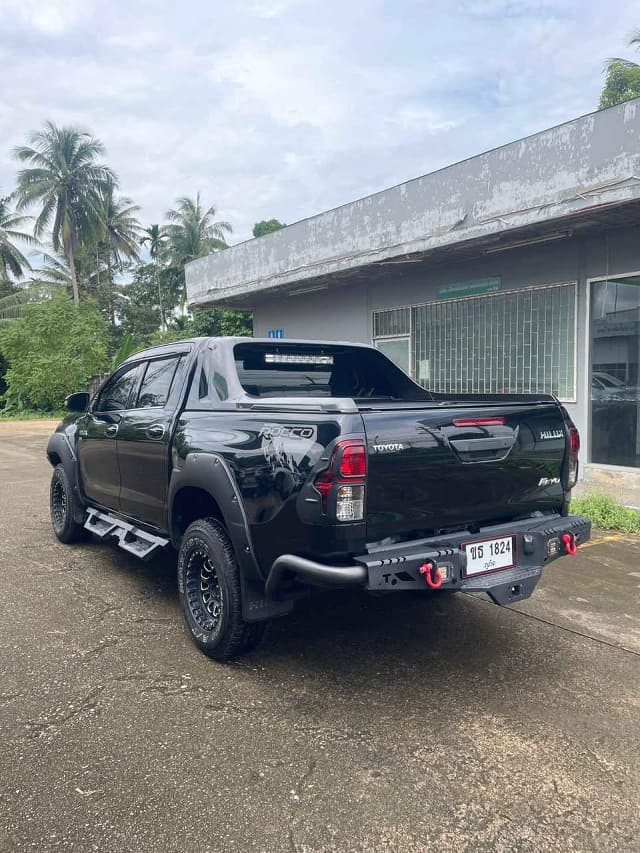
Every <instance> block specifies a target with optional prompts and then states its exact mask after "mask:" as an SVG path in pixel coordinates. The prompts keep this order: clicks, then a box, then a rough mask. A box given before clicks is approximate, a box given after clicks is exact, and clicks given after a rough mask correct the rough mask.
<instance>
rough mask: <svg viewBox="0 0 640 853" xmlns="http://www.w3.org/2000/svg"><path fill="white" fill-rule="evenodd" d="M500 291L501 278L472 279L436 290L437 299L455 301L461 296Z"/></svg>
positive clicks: (497, 276)
mask: <svg viewBox="0 0 640 853" xmlns="http://www.w3.org/2000/svg"><path fill="white" fill-rule="evenodd" d="M498 290H502V276H499V275H496V276H492V277H491V278H473V279H471V281H456V282H454V283H453V284H445V285H443V286H442V287H439V288H438V299H457V298H459V297H461V296H480V295H482V294H483V293H495V292H496V291H498Z"/></svg>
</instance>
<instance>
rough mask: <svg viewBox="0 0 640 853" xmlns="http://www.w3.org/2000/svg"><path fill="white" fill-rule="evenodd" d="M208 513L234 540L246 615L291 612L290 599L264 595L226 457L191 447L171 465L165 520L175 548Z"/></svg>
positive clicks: (256, 616) (258, 616)
mask: <svg viewBox="0 0 640 853" xmlns="http://www.w3.org/2000/svg"><path fill="white" fill-rule="evenodd" d="M206 517H213V518H216V519H218V520H219V521H220V522H221V523H222V524H223V525H224V527H225V529H226V531H227V534H228V536H229V539H230V540H231V544H232V546H233V550H234V554H235V558H236V560H237V563H238V567H239V569H240V578H241V582H242V606H243V610H244V613H245V618H246V619H248V620H250V621H258V620H261V619H268V618H270V617H271V616H280V615H283V614H285V613H288V612H289V611H290V610H291V607H292V606H293V605H292V603H291V602H272V601H270V600H269V599H266V598H265V596H264V583H265V577H266V574H265V572H264V570H263V568H262V567H261V565H260V562H259V559H258V556H257V555H256V553H255V550H254V547H253V542H252V537H251V530H250V528H249V522H248V520H247V516H246V514H245V511H244V505H243V502H242V495H241V493H240V490H239V489H238V485H237V483H236V481H235V478H234V476H233V473H232V471H231V469H230V467H229V465H228V463H227V461H226V460H225V459H224V458H223V457H222V456H219V455H218V454H215V453H189V454H187V457H186V458H185V460H184V464H183V466H182V467H181V468H180V469H174V470H173V473H172V476H171V480H170V483H169V494H168V519H167V524H168V530H169V533H170V536H171V542H172V544H173V546H174V548H176V549H179V547H180V541H181V539H182V536H183V535H184V532H185V530H186V529H187V527H188V526H189V524H191V523H192V522H193V521H196V520H197V519H198V518H206ZM187 522H188V523H187ZM268 568H269V567H268V566H267V569H268Z"/></svg>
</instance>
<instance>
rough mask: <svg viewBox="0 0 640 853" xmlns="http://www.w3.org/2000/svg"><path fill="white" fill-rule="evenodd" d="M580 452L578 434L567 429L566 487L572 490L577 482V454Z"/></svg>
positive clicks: (573, 430)
mask: <svg viewBox="0 0 640 853" xmlns="http://www.w3.org/2000/svg"><path fill="white" fill-rule="evenodd" d="M579 452H580V433H579V432H578V430H577V429H576V428H575V427H574V426H572V427H569V460H568V464H567V487H568V488H569V489H572V488H573V487H574V486H575V484H576V483H577V482H578V453H579Z"/></svg>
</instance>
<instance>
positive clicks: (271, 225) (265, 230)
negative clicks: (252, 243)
mask: <svg viewBox="0 0 640 853" xmlns="http://www.w3.org/2000/svg"><path fill="white" fill-rule="evenodd" d="M281 228H286V225H285V223H284V222H278V220H277V219H261V220H260V222H256V224H255V225H254V226H253V236H254V237H264V235H265V234H271V233H272V232H273V231H279V230H280V229H281Z"/></svg>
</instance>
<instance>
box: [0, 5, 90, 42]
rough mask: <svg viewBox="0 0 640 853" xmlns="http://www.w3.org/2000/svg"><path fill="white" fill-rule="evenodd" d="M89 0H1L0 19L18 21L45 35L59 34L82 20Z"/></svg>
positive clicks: (85, 14)
mask: <svg viewBox="0 0 640 853" xmlns="http://www.w3.org/2000/svg"><path fill="white" fill-rule="evenodd" d="M92 5H93V4H92V3H91V2H90V0H2V3H1V4H0V21H2V19H3V18H4V19H10V18H12V19H13V20H18V21H20V22H21V23H22V24H23V25H24V26H25V27H26V28H33V29H34V30H37V31H39V32H41V33H44V34H45V35H49V36H59V35H62V33H65V32H67V31H68V30H70V29H72V28H73V27H75V26H76V24H78V23H79V22H80V21H82V20H83V19H84V18H85V17H86V16H87V13H88V12H89V11H90V9H91V7H92Z"/></svg>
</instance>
